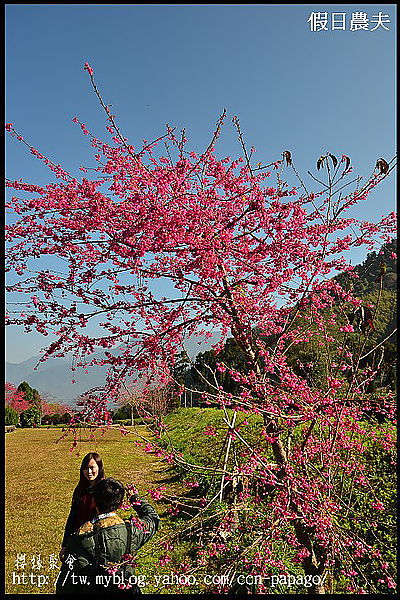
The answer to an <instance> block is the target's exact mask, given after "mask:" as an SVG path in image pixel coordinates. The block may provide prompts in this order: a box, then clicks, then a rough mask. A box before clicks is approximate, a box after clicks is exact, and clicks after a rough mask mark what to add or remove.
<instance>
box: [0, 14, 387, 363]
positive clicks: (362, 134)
mask: <svg viewBox="0 0 400 600" xmlns="http://www.w3.org/2000/svg"><path fill="white" fill-rule="evenodd" d="M395 10H396V9H395V5H394V4H381V5H378V4H376V5H373V4H361V5H352V4H348V5H347V4H336V5H335V4H318V5H296V4H294V5H272V4H265V5H260V4H257V5H243V6H241V5H159V6H158V5H23V4H20V5H12V4H9V5H7V6H6V122H12V123H13V124H14V127H15V128H16V130H17V131H18V132H20V133H22V134H23V135H24V136H25V138H26V139H27V140H29V141H30V142H31V143H32V145H34V146H35V147H36V148H38V149H39V150H40V151H41V152H43V153H44V154H45V155H47V156H48V157H49V158H52V159H54V160H55V161H56V162H58V163H61V164H63V165H64V166H65V167H67V168H68V169H70V170H71V171H72V172H74V173H76V174H79V173H81V172H80V171H77V169H78V167H79V166H80V165H81V164H84V165H86V166H91V165H93V162H94V161H93V159H92V158H91V157H92V152H91V148H90V146H89V145H88V143H87V138H85V137H84V136H82V135H81V132H80V128H79V127H78V126H76V125H74V124H73V123H72V122H71V121H72V118H73V117H74V116H75V115H76V116H78V117H79V119H80V120H81V121H83V122H84V123H86V124H87V126H88V127H89V129H91V130H92V131H93V132H94V133H96V134H98V135H99V136H103V131H104V126H105V118H104V115H103V113H102V110H101V108H100V106H99V104H98V100H97V98H96V97H95V95H94V93H93V92H92V90H91V87H90V82H89V78H88V76H87V73H85V72H84V71H83V65H84V63H85V62H86V61H88V62H89V63H90V64H91V66H92V67H93V68H94V70H95V77H96V81H97V83H98V85H99V87H100V89H101V91H102V94H103V97H104V99H105V101H106V103H109V104H112V105H113V110H114V113H115V114H116V115H117V116H118V123H119V124H120V126H121V129H122V131H123V133H124V135H126V136H127V137H128V138H129V139H130V142H131V143H132V144H140V142H141V140H142V139H143V138H146V139H148V140H151V139H153V138H155V137H157V136H158V135H160V134H163V133H164V132H165V124H166V123H169V124H171V125H173V126H176V127H177V128H178V129H181V128H182V127H185V129H186V134H187V137H188V139H189V140H190V142H191V145H192V147H193V148H194V149H195V150H200V149H202V148H204V146H205V145H207V144H208V142H209V140H210V136H211V134H212V131H213V126H214V123H215V122H216V120H217V118H218V116H219V114H220V113H221V111H222V109H223V108H226V109H227V111H228V115H229V116H230V117H232V116H233V115H235V114H236V115H238V116H239V118H240V122H241V126H242V129H243V132H244V135H245V139H246V141H247V142H248V144H249V145H254V146H255V147H256V149H257V156H259V157H260V160H262V161H271V160H276V159H278V158H279V157H280V154H281V152H282V151H283V150H285V149H289V150H290V151H291V152H292V155H293V158H294V160H295V162H296V165H297V167H298V169H299V170H300V172H302V173H305V172H306V171H307V170H308V169H312V170H315V162H316V160H317V159H318V157H319V156H320V154H321V153H322V152H325V151H327V150H329V151H330V152H332V153H334V154H336V155H338V156H340V155H341V154H342V153H343V154H347V155H349V156H350V157H351V158H352V162H353V164H354V167H355V172H356V173H360V174H361V175H363V176H364V177H366V176H368V175H369V174H370V172H371V171H372V169H373V167H374V165H375V162H376V159H377V158H378V157H380V156H382V157H384V158H386V159H390V158H392V157H393V156H394V152H395V106H396V103H395V100H396V99H395V91H396V90H395V55H396V52H395V24H396V13H395ZM313 11H314V12H316V11H318V12H322V11H325V12H327V13H328V25H327V27H328V31H318V32H311V31H310V23H308V22H307V20H308V18H309V17H310V14H311V12H313ZM357 11H358V12H360V11H362V12H365V13H367V16H368V18H369V20H370V23H369V29H372V28H373V27H374V26H375V24H374V23H372V21H374V19H372V17H373V16H376V15H378V13H379V12H382V13H383V14H384V15H388V16H389V19H390V22H389V23H387V24H386V27H389V31H387V30H385V29H384V28H383V27H379V28H378V29H376V30H375V31H371V30H369V31H350V19H351V15H352V13H354V12H357ZM334 12H336V13H345V14H346V19H347V21H346V29H345V30H344V31H342V30H332V25H331V23H332V22H331V18H332V13H334ZM375 21H376V19H375ZM218 148H219V152H220V153H221V154H232V155H234V154H235V152H236V151H237V152H238V153H239V151H240V148H239V146H238V144H237V142H236V135H235V132H234V130H233V128H232V126H231V124H230V120H228V121H227V123H226V127H225V132H224V134H223V135H222V137H221V142H220V143H219V146H218ZM6 149H7V176H8V177H9V178H12V179H14V178H23V179H24V181H28V182H30V183H38V184H44V183H48V182H49V181H50V180H51V178H50V175H49V171H48V170H47V169H46V168H45V167H44V166H43V165H42V164H41V163H40V162H39V161H37V160H35V159H34V158H33V157H32V156H31V155H30V154H29V151H28V150H27V149H26V147H24V146H23V145H21V144H18V142H16V140H14V139H11V140H9V141H7V144H6ZM394 194H395V192H394V177H393V178H392V179H391V181H390V182H387V183H385V185H384V186H382V187H381V188H380V189H379V191H375V192H374V194H373V195H371V196H370V198H369V200H368V202H367V203H366V204H365V205H364V206H362V207H361V208H360V209H357V210H359V212H358V215H360V214H362V215H363V216H365V218H369V219H374V218H377V217H378V216H380V215H382V214H384V213H387V212H389V211H390V210H393V209H394V206H395V198H394ZM355 259H356V260H362V259H363V255H360V256H355ZM48 341H49V340H48V339H45V338H42V337H41V336H39V335H37V334H33V333H32V334H29V335H28V334H24V333H23V332H22V331H20V332H18V331H17V330H16V329H15V328H10V331H9V333H8V335H7V357H8V360H10V361H11V362H19V361H21V360H24V359H26V358H29V357H31V356H32V355H34V354H37V353H38V351H39V349H40V348H41V347H43V346H44V342H48Z"/></svg>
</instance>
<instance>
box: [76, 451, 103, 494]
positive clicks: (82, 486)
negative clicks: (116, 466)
mask: <svg viewBox="0 0 400 600" xmlns="http://www.w3.org/2000/svg"><path fill="white" fill-rule="evenodd" d="M92 459H93V460H94V461H96V464H97V466H98V467H99V472H98V474H97V477H96V479H95V480H94V485H96V484H97V483H98V482H99V481H101V480H102V479H104V478H105V473H104V466H103V461H102V459H101V456H100V454H97V452H89V453H88V454H86V456H84V457H83V460H82V463H81V467H80V471H79V482H78V485H77V486H76V488H75V490H74V493H73V496H72V500H73V501H77V500H78V499H79V497H80V496H81V495H82V494H84V493H85V492H87V491H89V489H90V487H91V486H89V481H88V480H87V479H86V477H85V475H84V473H83V471H84V470H85V469H86V467H87V466H88V464H89V463H90V461H91V460H92ZM92 487H93V486H92Z"/></svg>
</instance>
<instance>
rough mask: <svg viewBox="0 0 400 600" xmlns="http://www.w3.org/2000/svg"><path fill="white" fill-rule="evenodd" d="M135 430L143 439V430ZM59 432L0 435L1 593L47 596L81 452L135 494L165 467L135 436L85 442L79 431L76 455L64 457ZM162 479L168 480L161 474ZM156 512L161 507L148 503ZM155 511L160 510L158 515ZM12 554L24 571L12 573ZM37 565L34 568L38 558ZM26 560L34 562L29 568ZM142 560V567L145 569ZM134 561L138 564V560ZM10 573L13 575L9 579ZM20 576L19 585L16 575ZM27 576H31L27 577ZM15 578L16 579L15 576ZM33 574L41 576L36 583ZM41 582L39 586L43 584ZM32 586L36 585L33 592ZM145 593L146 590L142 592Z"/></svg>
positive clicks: (158, 478)
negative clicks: (0, 459) (1, 485)
mask: <svg viewBox="0 0 400 600" xmlns="http://www.w3.org/2000/svg"><path fill="white" fill-rule="evenodd" d="M137 431H138V432H140V433H141V434H143V435H146V432H145V427H138V428H137ZM60 434H61V432H60V430H59V429H52V428H50V429H19V430H16V431H13V432H12V433H8V434H7V435H6V463H5V464H6V498H5V500H6V593H8V594H11V593H14V594H38V593H41V594H43V593H44V594H51V593H54V581H55V579H56V577H57V574H58V567H59V565H60V563H59V561H57V568H51V567H50V555H52V554H55V555H57V556H58V553H59V551H60V543H61V540H62V536H63V532H64V526H65V522H66V519H67V517H68V513H69V509H70V504H71V496H72V492H73V489H74V487H75V485H76V483H77V482H78V478H79V467H80V464H81V461H82V458H83V457H84V456H85V454H86V453H87V452H90V451H96V452H98V453H99V454H100V455H101V456H102V458H103V461H104V465H105V471H106V476H113V477H115V478H117V479H120V480H121V481H122V482H123V483H135V485H136V486H137V488H138V490H139V493H142V494H144V493H145V492H146V491H147V489H148V488H151V487H155V486H157V485H160V482H161V481H162V480H163V479H165V477H166V474H165V466H164V464H163V463H161V461H160V459H157V458H155V457H154V456H153V455H151V454H147V453H145V452H144V451H142V450H141V449H140V448H138V447H137V446H136V445H135V444H134V440H135V439H137V438H136V436H133V435H127V436H122V435H121V433H120V432H118V431H115V430H114V431H110V432H106V433H105V434H104V436H102V435H96V439H91V438H90V437H89V436H88V433H87V432H85V431H81V441H80V443H79V456H77V455H76V452H75V450H74V451H73V452H70V450H69V449H70V446H71V440H70V439H69V440H61V441H59V442H58V443H57V439H58V438H59V437H60ZM167 477H168V475H167ZM150 503H151V504H153V506H155V508H156V509H157V510H158V512H159V513H160V512H161V513H162V507H157V503H156V502H154V501H152V500H151V499H150ZM160 508H161V510H160ZM156 538H157V536H155V538H153V540H152V541H151V542H149V544H148V546H145V547H144V548H143V550H142V552H144V551H146V552H145V554H144V556H147V557H149V556H151V547H152V545H153V546H154V547H156V546H157V539H156ZM18 554H24V555H25V559H26V565H25V568H24V569H22V568H19V569H17V568H16V565H15V561H16V559H17V555H18ZM39 556H40V561H41V563H42V565H41V568H37V567H39V566H40V565H39V563H38V557H39ZM153 558H154V557H153ZM32 560H33V561H34V563H32ZM146 560H147V566H146V568H147V569H149V568H151V561H149V559H148V558H147V559H145V558H144V562H146ZM139 562H140V561H139ZM13 573H14V575H13ZM24 573H25V582H24V580H23V577H22V575H23V574H24ZM30 574H33V575H34V577H32V578H31V575H30ZM17 575H18V576H19V579H18V577H17ZM38 575H42V576H44V577H46V578H47V579H46V580H45V579H44V578H43V577H41V578H39V579H40V582H39V579H38V577H37V576H38ZM44 582H45V583H44ZM38 583H41V586H40V587H38ZM144 591H147V590H144Z"/></svg>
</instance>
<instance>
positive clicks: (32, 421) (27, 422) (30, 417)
mask: <svg viewBox="0 0 400 600" xmlns="http://www.w3.org/2000/svg"><path fill="white" fill-rule="evenodd" d="M19 420H20V423H21V427H33V426H34V425H35V426H36V425H39V423H40V412H39V411H38V409H37V408H35V407H34V406H32V407H31V408H27V409H26V410H24V411H23V412H22V413H21V414H20V416H19Z"/></svg>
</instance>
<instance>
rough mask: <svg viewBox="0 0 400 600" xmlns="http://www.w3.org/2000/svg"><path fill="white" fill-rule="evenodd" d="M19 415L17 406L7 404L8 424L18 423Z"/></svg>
mask: <svg viewBox="0 0 400 600" xmlns="http://www.w3.org/2000/svg"><path fill="white" fill-rule="evenodd" d="M18 420H19V416H18V413H17V411H16V410H15V408H12V406H6V425H18Z"/></svg>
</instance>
